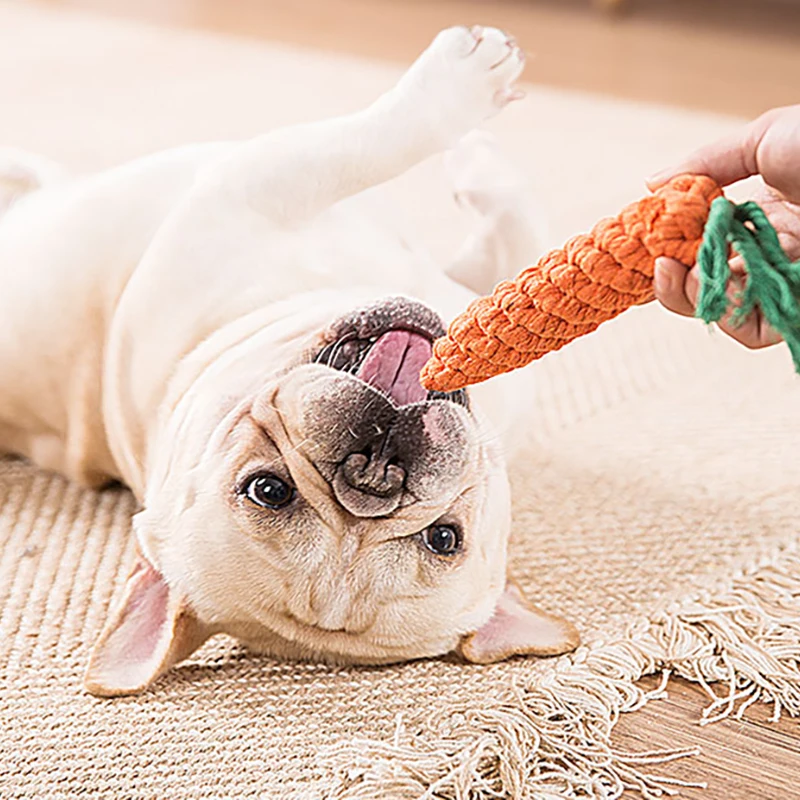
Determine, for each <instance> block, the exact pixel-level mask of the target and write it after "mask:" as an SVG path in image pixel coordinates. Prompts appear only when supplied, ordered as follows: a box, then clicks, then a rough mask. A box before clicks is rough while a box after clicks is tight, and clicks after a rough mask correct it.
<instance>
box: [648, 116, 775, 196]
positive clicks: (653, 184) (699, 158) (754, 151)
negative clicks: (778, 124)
mask: <svg viewBox="0 0 800 800" xmlns="http://www.w3.org/2000/svg"><path fill="white" fill-rule="evenodd" d="M778 111H780V109H773V110H772V111H768V112H767V113H766V114H762V115H761V116H760V117H758V118H757V119H755V120H753V121H752V122H751V123H750V124H748V125H745V126H744V127H743V128H741V129H740V130H738V131H737V132H736V133H734V134H732V135H730V136H727V137H725V138H723V139H720V140H719V141H717V142H714V144H710V145H707V146H706V147H702V148H700V149H699V150H697V151H696V152H695V153H694V154H693V155H691V156H689V158H687V159H686V160H684V161H682V162H681V163H680V164H676V165H675V166H673V167H669V168H667V169H664V170H661V171H660V172H657V173H656V174H655V175H653V176H651V177H650V178H649V179H648V181H647V187H648V188H649V189H650V190H651V191H655V190H656V189H658V187H659V186H663V185H664V184H665V183H666V182H667V181H669V180H670V179H671V178H674V177H676V176H677V175H683V174H686V173H689V174H692V175H708V176H709V177H711V178H713V179H714V180H715V181H716V182H717V183H718V184H719V185H720V186H728V185H729V184H731V183H735V182H736V181H740V180H742V179H743V178H749V177H750V176H751V175H757V174H758V172H759V168H758V148H759V145H760V144H761V140H762V139H763V138H764V135H765V134H766V132H767V129H768V128H769V126H770V125H771V124H772V121H773V119H774V117H775V115H776V112H778Z"/></svg>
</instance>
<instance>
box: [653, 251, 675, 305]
mask: <svg viewBox="0 0 800 800" xmlns="http://www.w3.org/2000/svg"><path fill="white" fill-rule="evenodd" d="M670 283H671V281H670V277H669V270H667V269H665V265H664V262H663V260H662V259H660V258H658V259H656V265H655V267H654V269H653V289H654V291H655V293H656V296H662V295H664V294H667V293H668V292H669V288H670Z"/></svg>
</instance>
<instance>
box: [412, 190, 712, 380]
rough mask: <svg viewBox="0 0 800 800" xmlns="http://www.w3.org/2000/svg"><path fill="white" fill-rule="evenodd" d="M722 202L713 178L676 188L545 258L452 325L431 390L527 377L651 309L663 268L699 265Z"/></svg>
mask: <svg viewBox="0 0 800 800" xmlns="http://www.w3.org/2000/svg"><path fill="white" fill-rule="evenodd" d="M721 194H722V191H721V189H720V188H719V187H718V186H717V185H716V183H715V182H714V181H713V180H711V178H708V177H706V176H703V175H685V176H681V177H679V178H675V179H674V180H672V181H670V182H669V183H668V184H666V185H665V186H663V187H662V188H660V189H659V190H658V191H657V192H656V193H655V194H654V195H651V196H649V197H645V198H643V199H642V200H639V201H638V202H636V203H631V204H630V205H629V206H627V207H626V208H625V209H624V210H623V211H622V212H621V213H620V214H619V215H618V216H616V217H611V218H608V219H604V220H601V221H600V222H598V223H597V225H595V226H594V228H593V229H592V232H591V233H589V234H581V235H579V236H574V237H573V238H572V239H570V240H569V241H568V242H567V243H566V245H564V247H563V248H559V249H556V250H551V251H550V252H549V253H546V254H545V255H543V256H542V257H541V258H540V259H539V261H538V262H537V263H536V264H535V265H534V266H532V267H528V268H527V269H525V270H523V271H522V272H521V273H520V274H519V275H518V276H517V277H516V278H515V279H514V280H509V281H503V282H502V283H500V284H499V285H498V286H497V287H496V288H495V290H494V292H493V293H492V294H491V295H490V296H489V297H481V298H479V299H477V300H474V301H473V302H472V303H471V304H470V305H469V307H468V308H467V310H466V311H465V312H463V313H462V314H460V315H459V316H458V317H456V319H454V320H453V322H452V323H451V324H450V328H449V330H448V332H447V335H446V336H445V337H443V338H441V339H439V340H438V341H437V342H435V344H434V348H433V355H432V356H431V359H430V360H429V361H428V363H427V364H426V365H425V368H424V369H423V371H422V382H423V384H424V385H425V386H426V387H427V388H429V389H434V390H437V391H442V392H448V391H454V390H456V389H461V388H463V387H465V386H469V385H470V384H473V383H479V382H480V381H485V380H487V379H488V378H492V377H494V376H495V375H500V374H502V373H504V372H509V371H511V370H512V369H518V368H519V367H524V366H525V365H526V364H530V363H531V361H535V360H536V359H538V358H541V357H542V356H543V355H546V354H547V353H550V352H552V351H554V350H559V349H561V348H562V347H563V346H564V345H565V344H569V343H570V342H571V341H573V340H574V339H576V338H578V337H579V336H584V335H585V334H587V333H591V332H592V331H593V330H595V329H596V328H597V327H598V326H599V325H601V324H602V323H604V322H607V321H608V320H610V319H613V318H614V317H616V316H617V315H618V314H621V313H622V312H623V311H625V310H626V309H628V308H631V307H632V306H635V305H639V304H641V303H646V302H647V301H648V300H652V299H653V266H654V264H655V260H656V258H659V257H660V256H670V257H672V258H677V259H678V260H679V261H682V262H683V263H684V264H694V262H695V258H696V255H697V250H698V248H699V247H700V242H701V240H702V236H703V229H704V227H705V223H706V220H707V219H708V212H709V209H710V207H711V202H712V201H713V200H714V199H716V198H717V197H719V196H720V195H721Z"/></svg>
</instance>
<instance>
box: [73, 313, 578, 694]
mask: <svg viewBox="0 0 800 800" xmlns="http://www.w3.org/2000/svg"><path fill="white" fill-rule="evenodd" d="M328 319H330V316H329V317H328ZM290 327H291V326H290ZM442 333H443V329H442V325H441V321H440V320H439V318H438V317H437V316H436V315H435V314H434V313H433V312H431V311H430V310H428V309H427V308H426V307H424V306H422V305H420V304H418V303H415V302H411V301H407V300H398V299H392V300H387V301H384V302H382V303H379V304H376V305H373V306H371V307H368V308H366V309H362V310H359V311H357V312H354V313H350V314H346V315H345V316H343V317H340V318H339V319H338V320H337V321H336V322H334V323H333V324H332V325H327V326H325V327H324V328H320V327H317V329H316V330H315V331H314V332H313V333H311V332H308V331H307V332H306V333H305V334H304V335H301V336H297V335H296V334H277V333H276V332H275V331H273V332H272V333H271V334H270V333H269V331H264V332H262V335H261V342H260V344H257V345H253V344H252V343H250V345H248V348H247V352H248V356H247V358H246V359H245V360H244V361H242V359H241V358H240V357H239V356H236V355H231V356H230V359H232V360H231V363H232V364H234V365H235V364H240V365H241V364H244V366H243V367H242V366H239V367H236V366H234V367H230V368H229V369H228V372H227V374H228V375H229V376H230V375H231V374H233V373H236V374H238V375H239V376H249V377H247V378H246V379H245V380H244V383H243V384H242V385H241V386H240V387H238V388H234V387H232V386H231V385H229V384H227V383H226V384H225V385H224V386H220V385H219V380H220V378H219V377H218V376H215V375H214V374H213V370H210V371H207V374H206V375H205V376H204V377H203V378H202V380H200V381H198V382H197V385H195V386H194V387H193V390H192V391H191V392H188V393H187V395H186V396H185V397H184V398H183V400H182V401H181V402H180V403H179V404H177V406H176V407H175V409H174V411H173V413H172V414H171V416H170V420H169V424H168V425H167V426H166V428H165V430H166V434H165V435H164V436H162V437H161V438H160V439H159V447H158V449H157V451H156V452H154V453H151V454H150V461H151V462H152V465H153V467H152V469H151V471H150V472H151V474H150V475H149V476H148V489H147V494H146V497H145V509H144V510H143V511H142V512H141V513H140V514H139V515H137V518H136V520H135V528H136V533H137V537H138V541H139V544H140V547H141V551H142V555H141V557H140V558H139V560H138V562H137V564H136V566H135V568H134V570H133V573H132V575H131V576H130V578H129V580H128V584H127V587H126V592H125V596H124V597H123V600H122V602H121V604H120V605H119V606H118V608H117V609H116V611H115V613H114V615H113V616H112V618H111V619H110V620H109V622H108V624H107V625H106V628H105V630H104V631H103V633H102V634H101V637H100V640H99V642H98V644H97V646H96V648H95V651H94V653H93V656H92V660H91V663H90V667H89V670H88V673H87V680H86V683H87V687H88V688H89V690H90V691H92V692H94V693H96V694H105V695H114V694H127V693H133V692H138V691H141V690H142V689H143V688H145V687H146V686H147V685H148V684H149V683H150V682H152V681H153V680H154V679H155V678H156V677H157V676H158V675H159V674H161V673H162V672H164V671H165V670H166V669H168V668H169V667H170V666H171V665H172V664H174V663H176V662H177V661H179V660H181V659H182V658H185V657H186V656H187V655H188V654H189V653H191V652H192V651H193V650H194V649H195V648H196V647H198V646H199V645H200V644H201V643H202V642H203V641H205V639H206V638H207V637H208V636H210V635H211V634H213V633H217V632H226V633H229V634H232V635H234V636H236V637H237V638H239V639H240V640H241V641H243V642H244V643H245V644H247V645H248V646H249V647H251V648H253V649H256V650H259V651H262V652H268V653H271V654H273V655H276V656H281V657H289V658H315V659H325V660H329V661H334V662H340V663H373V664H374V663H388V662H394V661H402V660H407V659H413V658H420V657H424V656H433V655H439V654H443V653H446V652H448V651H451V650H454V649H456V650H459V651H460V652H461V653H462V655H463V656H464V657H466V658H467V659H469V660H472V661H476V662H488V661H494V660H497V659H500V658H505V657H507V656H509V655H512V654H514V653H537V654H543V655H552V654H557V653H562V652H565V651H568V650H570V649H572V648H573V647H575V645H576V644H577V636H576V633H575V630H574V629H573V628H572V626H570V625H569V624H568V623H566V622H564V621H563V620H560V619H558V618H555V617H551V616H549V615H546V614H544V613H542V612H539V611H537V610H536V609H534V608H533V607H531V606H529V605H528V604H527V603H526V602H525V600H524V598H523V597H522V595H521V593H520V592H519V591H518V590H517V589H516V588H514V587H513V586H510V585H509V584H507V581H506V545H507V541H508V536H509V527H510V502H509V490H508V482H507V476H506V472H505V465H504V463H503V458H502V454H501V453H500V452H499V445H498V444H497V441H496V440H495V438H494V437H493V436H492V435H491V433H490V432H489V431H488V430H487V429H486V427H485V425H484V423H483V422H482V421H481V420H480V419H479V418H478V417H477V415H476V414H475V413H474V412H473V411H472V410H471V409H470V406H469V401H468V398H467V396H466V393H465V392H456V393H453V394H436V393H429V392H427V391H426V390H425V389H424V388H423V387H422V386H421V385H420V382H419V373H420V369H421V368H422V366H423V364H424V363H425V362H426V361H427V359H428V357H429V356H430V353H431V343H432V340H433V339H434V338H436V337H437V336H439V335H441V334H442ZM234 349H235V348H234ZM254 354H255V355H254ZM253 359H255V361H254V360H253ZM248 362H249V367H248ZM256 364H257V365H258V366H255V365H256ZM220 369H222V368H220ZM231 370H233V372H232V371H231ZM265 375H266V379H265V378H264V376H265ZM249 382H251V383H249ZM234 383H235V381H234ZM221 390H226V391H227V393H226V392H225V391H221ZM231 390H233V395H234V398H235V399H234V400H225V399H224V398H225V397H229V394H228V393H230V392H231ZM215 393H216V399H212V398H214V397H215ZM220 397H222V398H223V399H220Z"/></svg>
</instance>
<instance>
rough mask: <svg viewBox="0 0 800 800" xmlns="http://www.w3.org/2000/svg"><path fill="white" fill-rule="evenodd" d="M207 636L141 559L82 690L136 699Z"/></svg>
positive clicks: (96, 650) (95, 652)
mask: <svg viewBox="0 0 800 800" xmlns="http://www.w3.org/2000/svg"><path fill="white" fill-rule="evenodd" d="M211 633H212V631H211V630H209V629H208V628H207V627H206V626H205V625H203V624H202V623H201V622H200V621H199V620H198V619H197V617H196V616H195V615H194V614H193V613H192V611H191V609H189V607H188V606H187V605H186V603H185V602H184V600H183V598H181V597H178V596H177V593H176V592H175V591H173V590H171V589H170V588H169V586H167V583H166V581H165V580H164V579H163V578H162V577H161V575H160V574H159V573H158V572H157V571H156V570H155V569H154V568H153V567H152V566H151V565H150V564H149V563H148V561H147V560H146V559H145V558H144V557H143V556H141V555H140V556H138V558H137V560H136V563H135V564H134V566H133V569H132V570H131V574H130V576H129V577H128V582H127V584H126V585H125V594H124V596H123V598H122V600H121V601H120V603H119V605H118V606H117V607H116V608H115V609H114V611H113V612H112V614H111V617H109V619H108V621H107V622H106V625H105V627H104V628H103V631H102V633H101V634H100V638H99V639H98V640H97V643H96V644H95V646H94V650H93V651H92V654H91V656H90V658H89V667H88V669H87V670H86V675H85V677H84V681H83V683H84V686H85V687H86V689H87V690H88V691H89V692H91V693H92V694H95V695H99V696H100V697H116V696H120V695H127V694H138V693H139V692H142V691H144V690H145V689H146V688H147V687H148V686H149V685H150V684H151V683H152V682H153V681H154V680H155V679H156V678H158V676H159V675H162V674H163V673H164V672H166V671H167V670H168V669H169V668H170V667H171V666H173V664H177V663H178V662H179V661H182V660H183V659H184V658H186V657H187V656H189V655H190V654H191V653H193V652H194V651H195V650H196V649H197V648H198V647H200V645H201V644H203V642H205V640H206V639H208V637H209V636H210V635H211Z"/></svg>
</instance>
